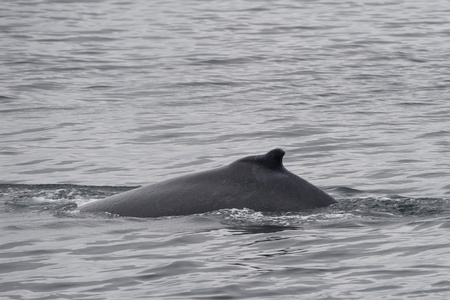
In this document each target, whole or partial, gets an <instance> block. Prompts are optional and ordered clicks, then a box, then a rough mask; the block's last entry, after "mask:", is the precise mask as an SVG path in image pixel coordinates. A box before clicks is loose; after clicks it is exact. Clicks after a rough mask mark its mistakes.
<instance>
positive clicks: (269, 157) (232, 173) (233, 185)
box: [80, 149, 336, 217]
mask: <svg viewBox="0 0 450 300" xmlns="http://www.w3.org/2000/svg"><path fill="white" fill-rule="evenodd" d="M284 154H285V152H284V151H283V150H282V149H273V150H271V151H269V152H267V153H266V154H263V155H255V156H247V157H244V158H241V159H239V160H237V161H234V162H232V163H231V164H229V165H227V166H224V167H220V168H217V169H213V170H209V171H203V172H198V173H193V174H190V175H185V176H180V177H177V178H173V179H169V180H165V181H162V182H160V183H155V184H150V185H146V186H143V187H140V188H136V189H133V190H130V191H126V192H123V193H119V194H116V195H113V196H110V197H107V198H105V199H100V200H94V201H92V202H89V203H87V204H84V205H81V206H80V212H82V213H99V212H108V213H111V214H117V215H119V216H129V217H162V216H176V215H190V214H198V213H205V212H210V211H215V210H219V209H225V208H238V209H242V208H249V209H252V210H254V211H261V212H299V211H305V210H309V209H313V208H318V207H324V206H328V205H330V204H333V203H336V200H335V199H333V197H331V196H330V195H328V194H327V193H325V192H324V191H322V190H321V189H319V188H318V187H316V186H314V185H313V184H311V183H309V182H308V181H306V180H304V179H302V178H300V177H299V176H297V175H295V174H293V173H291V172H289V171H288V170H287V169H286V168H285V167H284V166H283V161H282V160H283V156H284Z"/></svg>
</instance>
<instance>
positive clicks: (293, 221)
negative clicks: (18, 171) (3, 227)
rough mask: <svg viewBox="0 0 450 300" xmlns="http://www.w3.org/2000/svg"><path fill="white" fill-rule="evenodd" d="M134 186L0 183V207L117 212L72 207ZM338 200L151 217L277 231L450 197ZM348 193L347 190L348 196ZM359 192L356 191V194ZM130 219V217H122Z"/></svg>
mask: <svg viewBox="0 0 450 300" xmlns="http://www.w3.org/2000/svg"><path fill="white" fill-rule="evenodd" d="M133 188H135V187H98V186H76V185H14V184H3V185H0V201H1V202H2V204H3V205H2V206H1V210H0V213H2V214H8V213H13V212H17V211H21V212H30V213H31V212H46V213H51V214H53V215H55V216H58V217H71V218H74V217H75V218H86V217H88V218H99V217H101V218H116V217H118V216H115V215H112V214H95V215H93V214H81V213H79V212H78V210H77V207H78V206H79V205H81V204H83V203H87V202H90V201H93V200H96V199H101V198H105V197H108V196H111V195H114V194H116V193H119V192H123V191H126V190H129V189H133ZM330 190H331V191H332V192H334V193H338V194H339V195H338V196H336V199H337V200H338V203H337V204H334V205H332V206H330V207H326V208H320V209H313V210H310V211H306V212H301V213H298V212H286V213H265V212H258V211H253V210H250V209H223V210H219V211H213V212H208V213H205V214H200V215H195V216H181V217H162V218H156V219H155V220H175V219H176V220H180V219H185V220H189V222H201V220H205V218H206V219H209V220H214V221H215V222H217V223H220V224H222V225H224V226H226V227H231V228H235V229H237V230H245V231H250V232H260V231H278V230H285V229H298V228H303V227H310V226H314V227H329V226H332V227H339V226H345V227H354V226H363V225H367V224H370V223H380V224H381V223H395V222H402V221H404V220H411V219H424V218H434V217H440V216H445V215H448V213H449V212H450V200H449V199H445V198H411V197H402V196H399V195H388V196H378V195H375V196H374V195H372V196H367V195H365V194H364V192H362V191H357V190H352V189H349V188H345V187H337V188H333V189H330ZM350 195H351V196H350ZM355 195H358V196H355ZM126 219H135V218H126Z"/></svg>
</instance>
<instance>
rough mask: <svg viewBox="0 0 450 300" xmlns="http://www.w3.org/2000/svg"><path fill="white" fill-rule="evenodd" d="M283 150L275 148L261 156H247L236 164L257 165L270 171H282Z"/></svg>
mask: <svg viewBox="0 0 450 300" xmlns="http://www.w3.org/2000/svg"><path fill="white" fill-rule="evenodd" d="M284 153H285V152H284V150H283V149H280V148H277V149H273V150H270V151H269V152H267V153H266V154H263V155H255V156H247V157H244V158H241V159H239V160H238V162H239V161H240V162H249V163H254V164H259V165H262V166H264V167H265V168H268V169H271V170H279V171H281V170H284V166H283V156H284Z"/></svg>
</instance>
